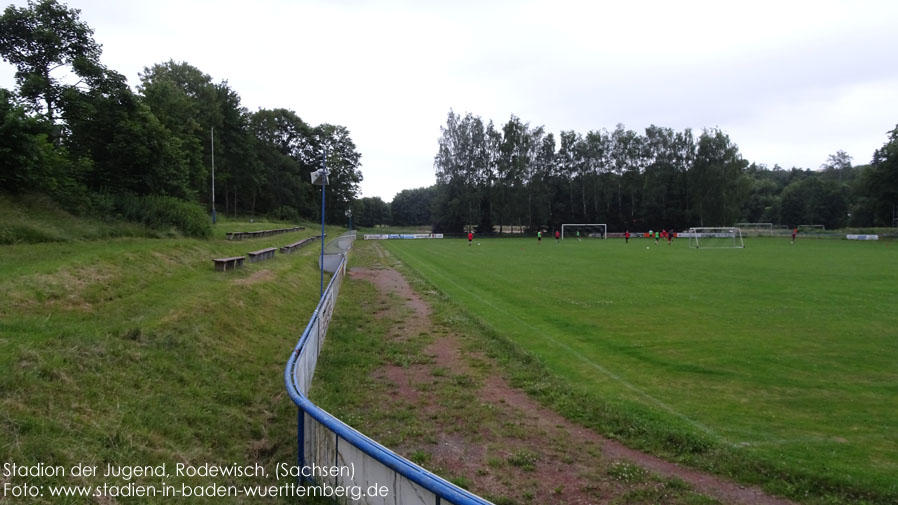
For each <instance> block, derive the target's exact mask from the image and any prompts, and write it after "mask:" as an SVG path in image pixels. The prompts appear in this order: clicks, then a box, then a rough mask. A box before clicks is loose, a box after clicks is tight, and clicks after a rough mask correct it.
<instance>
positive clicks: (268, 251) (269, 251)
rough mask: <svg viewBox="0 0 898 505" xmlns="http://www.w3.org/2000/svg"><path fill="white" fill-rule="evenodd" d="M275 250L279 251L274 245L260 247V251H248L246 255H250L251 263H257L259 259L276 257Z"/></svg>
mask: <svg viewBox="0 0 898 505" xmlns="http://www.w3.org/2000/svg"><path fill="white" fill-rule="evenodd" d="M275 251H277V249H275V248H274V247H267V248H265V249H259V250H258V251H253V252H250V253H246V255H247V256H249V262H250V263H256V262H259V261H263V260H267V259H271V258H274V252H275Z"/></svg>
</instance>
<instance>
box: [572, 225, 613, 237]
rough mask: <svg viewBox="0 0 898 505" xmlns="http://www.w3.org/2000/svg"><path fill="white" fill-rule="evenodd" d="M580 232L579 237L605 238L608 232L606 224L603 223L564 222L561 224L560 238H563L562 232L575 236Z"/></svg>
mask: <svg viewBox="0 0 898 505" xmlns="http://www.w3.org/2000/svg"><path fill="white" fill-rule="evenodd" d="M578 231H579V232H580V237H581V238H585V237H592V238H602V239H604V238H606V236H607V234H608V225H607V224H604V223H564V224H562V225H561V240H564V234H565V233H567V234H568V235H572V236H576V235H577V232H578Z"/></svg>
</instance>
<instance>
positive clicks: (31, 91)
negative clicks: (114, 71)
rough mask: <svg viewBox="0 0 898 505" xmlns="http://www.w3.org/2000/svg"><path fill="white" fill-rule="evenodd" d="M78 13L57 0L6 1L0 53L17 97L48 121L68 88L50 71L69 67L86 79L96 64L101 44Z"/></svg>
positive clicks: (52, 120) (0, 24) (54, 116)
mask: <svg viewBox="0 0 898 505" xmlns="http://www.w3.org/2000/svg"><path fill="white" fill-rule="evenodd" d="M80 13H81V11H79V10H78V9H68V8H67V7H66V6H64V5H61V4H59V3H58V2H56V0H40V1H38V2H34V1H31V0H29V2H28V6H27V7H22V8H16V7H15V6H14V5H10V6H9V7H7V8H6V10H5V11H4V12H3V16H0V55H2V56H3V59H4V60H5V61H7V62H9V63H12V64H13V65H15V67H16V83H17V84H18V86H19V95H20V96H22V97H23V98H25V99H26V100H28V101H29V102H30V103H31V104H32V105H33V107H34V108H35V110H37V111H39V112H42V113H43V114H45V115H46V117H47V120H48V121H49V122H50V124H55V122H56V119H57V108H58V107H59V99H60V97H61V95H62V93H63V91H64V90H65V89H66V88H67V87H71V86H67V85H63V84H61V83H60V81H59V80H58V79H57V78H56V77H54V76H53V71H54V70H57V69H59V68H62V67H69V69H70V70H71V71H72V72H73V73H75V74H76V75H78V76H80V77H85V76H88V75H90V74H91V73H93V72H94V71H95V69H96V67H98V66H99V60H100V53H101V46H100V45H99V44H97V43H96V42H95V41H94V40H93V30H91V29H90V27H88V26H87V24H86V23H84V22H82V21H81V20H80V19H79V15H80ZM41 102H43V105H41Z"/></svg>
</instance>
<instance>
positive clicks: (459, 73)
mask: <svg viewBox="0 0 898 505" xmlns="http://www.w3.org/2000/svg"><path fill="white" fill-rule="evenodd" d="M11 3H12V4H14V5H17V6H24V5H26V2H24V1H15V2H11ZM61 3H64V4H66V5H68V6H69V7H71V8H75V9H80V10H81V19H82V20H83V21H85V22H86V23H87V24H88V25H89V26H90V27H91V28H93V30H94V39H95V40H96V41H97V42H99V43H100V44H102V45H103V55H102V57H101V61H102V62H103V63H104V64H105V65H106V66H107V67H109V68H111V69H113V70H116V71H118V72H119V73H122V74H123V75H125V76H126V77H127V78H128V82H129V84H130V85H131V86H132V87H134V88H136V87H137V85H138V84H139V82H140V80H139V73H140V72H142V71H143V69H144V68H145V67H149V66H152V65H153V64H156V63H162V62H166V61H168V60H174V61H176V62H186V63H188V64H190V65H193V66H194V67H197V68H198V69H200V70H201V71H203V72H204V73H206V74H209V75H210V76H211V77H212V79H213V81H215V82H220V81H224V80H226V81H228V83H229V85H230V86H231V88H232V89H233V90H235V91H236V92H237V93H238V94H239V95H240V97H241V100H242V103H243V106H244V107H246V108H247V109H248V110H250V111H255V110H257V109H260V108H263V109H273V108H286V109H291V110H293V111H295V112H296V113H297V114H298V115H299V116H300V117H301V118H302V119H303V120H304V121H305V122H307V123H309V124H311V125H318V124H321V123H331V124H339V125H343V126H345V127H347V128H348V129H349V131H350V135H351V137H352V139H353V140H354V142H355V143H356V147H357V150H358V152H359V153H361V155H362V167H361V171H362V175H363V177H364V179H363V181H362V183H361V192H362V194H361V196H363V197H380V198H382V199H384V200H385V201H387V202H389V201H391V200H392V199H393V196H394V195H395V194H396V193H398V192H399V191H402V190H403V189H412V188H419V187H425V186H430V185H432V184H434V182H435V177H434V169H433V158H434V155H435V154H436V152H437V146H438V140H439V137H440V127H441V126H443V125H445V124H446V118H447V116H448V114H449V111H450V110H453V111H454V112H456V113H458V114H465V113H468V112H470V113H472V114H474V115H475V116H480V117H481V118H483V120H484V121H489V120H492V121H494V122H495V123H496V124H497V126H499V125H502V124H503V123H505V122H507V121H508V119H509V118H510V117H511V115H515V116H517V117H519V118H521V119H522V120H523V121H524V122H527V123H529V124H530V125H531V127H536V126H544V127H545V128H546V130H547V131H549V132H554V133H555V134H556V137H557V134H558V132H560V131H562V130H575V131H577V132H579V133H582V134H586V133H587V132H588V131H591V130H601V129H603V128H604V129H607V130H613V129H614V127H615V126H616V125H617V124H619V123H620V124H623V125H624V126H625V127H627V128H629V129H632V130H635V131H637V132H643V131H644V129H645V128H646V127H647V126H650V125H653V124H654V125H657V126H662V127H670V128H673V129H675V130H682V129H685V128H691V129H693V131H694V132H696V133H698V132H700V131H701V130H702V129H703V128H720V129H721V130H722V131H724V132H725V133H727V134H728V135H729V136H730V139H731V140H732V141H733V142H735V143H736V144H737V145H738V146H739V149H740V152H741V154H742V156H743V158H745V159H747V160H748V161H750V162H755V163H758V164H766V165H767V166H768V167H772V166H773V165H775V164H778V165H780V166H781V167H784V168H787V169H788V168H791V167H799V168H811V169H817V168H819V167H820V166H821V165H822V164H824V163H826V162H827V159H828V157H829V155H831V154H834V153H836V152H837V151H839V150H843V151H846V152H847V153H848V154H849V155H850V156H852V158H853V163H854V164H856V165H860V164H866V163H869V162H870V159H871V157H872V155H873V151H874V150H876V149H878V148H880V147H882V145H883V144H884V143H885V141H886V139H887V132H888V131H890V130H892V129H894V128H895V127H896V125H898V64H896V62H898V30H896V29H895V26H898V2H895V1H894V0H888V1H864V0H857V1H826V0H822V1H821V0H817V1H808V2H805V1H789V0H778V1H766V0H753V1H726V0H713V1H689V0H681V1H677V2H672V1H648V0H644V1H639V0H630V1H626V2H624V1H601V0H593V1H570V0H547V1H543V0H540V1H510V0H509V1H505V0H502V1H489V0H451V1H429V0H420V1H411V0H402V1H366V0H330V1H328V0H319V1H312V0H309V1H304V0H253V1H246V0H239V1H232V0H179V1H174V0H128V1H121V0H68V1H65V0H61ZM5 5H9V3H6V4H5ZM13 73H14V69H13V67H12V66H11V65H9V64H7V63H5V62H0V87H4V88H8V89H14V87H15V84H14V79H13Z"/></svg>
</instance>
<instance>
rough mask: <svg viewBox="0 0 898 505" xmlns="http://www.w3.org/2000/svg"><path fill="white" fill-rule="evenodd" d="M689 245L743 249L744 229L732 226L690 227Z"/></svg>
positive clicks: (698, 247)
mask: <svg viewBox="0 0 898 505" xmlns="http://www.w3.org/2000/svg"><path fill="white" fill-rule="evenodd" d="M689 247H695V248H696V249H742V248H744V247H745V242H743V241H742V230H740V229H739V228H737V227H735V226H730V227H701V228H689Z"/></svg>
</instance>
